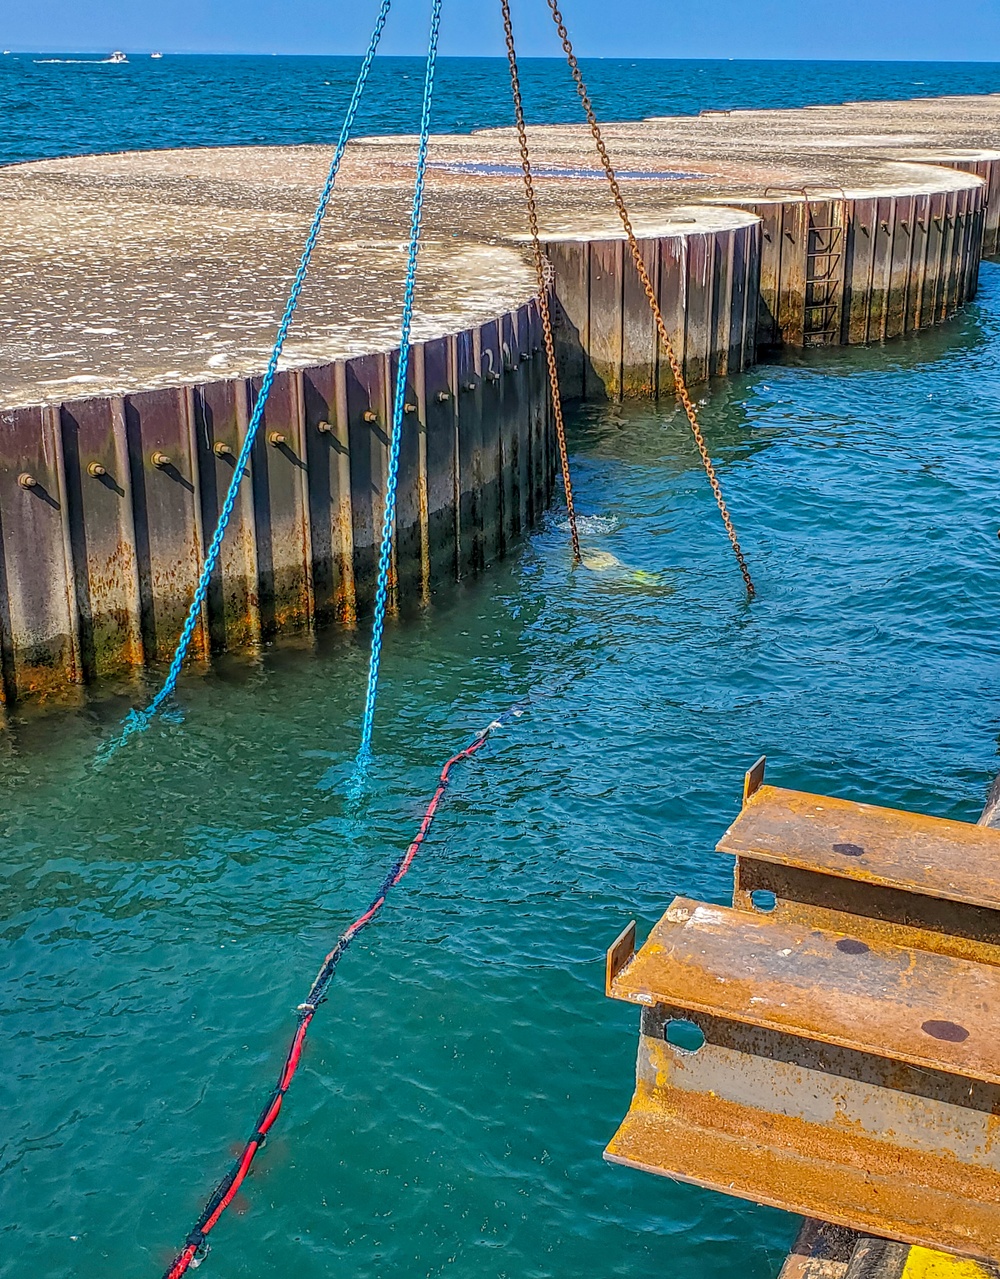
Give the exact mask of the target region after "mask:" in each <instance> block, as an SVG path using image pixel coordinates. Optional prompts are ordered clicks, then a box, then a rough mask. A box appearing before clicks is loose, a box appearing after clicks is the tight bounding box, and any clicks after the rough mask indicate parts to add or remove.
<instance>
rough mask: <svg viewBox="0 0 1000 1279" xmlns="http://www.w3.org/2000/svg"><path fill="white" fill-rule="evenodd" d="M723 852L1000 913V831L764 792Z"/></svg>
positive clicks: (798, 793) (816, 797) (742, 816)
mask: <svg viewBox="0 0 1000 1279" xmlns="http://www.w3.org/2000/svg"><path fill="white" fill-rule="evenodd" d="M716 847H717V849H718V851H719V852H722V853H732V854H735V855H736V856H737V857H741V856H746V857H750V858H753V859H755V860H760V861H769V862H776V863H779V864H781V865H784V866H797V867H801V868H802V869H805V870H812V871H816V872H820V873H822V874H826V875H833V876H839V877H849V878H851V879H855V880H863V881H865V882H866V883H871V884H883V885H887V886H890V887H893V888H901V889H906V890H909V891H911V892H914V893H923V894H928V895H930V896H934V897H941V898H945V899H947V900H949V901H956V902H966V903H968V904H970V905H976V906H986V907H989V908H990V909H1000V878H998V877H997V874H996V867H997V865H998V861H1000V831H996V830H991V829H990V828H988V827H984V826H974V825H972V824H971V823H968V822H955V821H949V820H947V819H945V818H941V817H928V816H926V815H925V814H923V813H907V812H903V811H902V810H900V809H893V808H878V807H876V806H874V805H871V804H857V803H853V802H852V801H850V800H844V799H835V798H831V797H828V796H823V795H811V794H807V793H806V792H804V791H792V790H783V789H781V788H779V787H776V786H762V787H761V788H760V790H759V791H757V793H756V794H755V795H754V796H753V797H752V798H751V799H750V800H749V802H748V803H747V805H746V807H745V808H744V809H743V811H742V812H741V813H740V815H739V817H737V819H736V821H735V822H733V824H732V826H730V828H729V830H727V831H726V833H725V835H723V837H722V839H721V840H720V841H719V843H718V844H717V845H716Z"/></svg>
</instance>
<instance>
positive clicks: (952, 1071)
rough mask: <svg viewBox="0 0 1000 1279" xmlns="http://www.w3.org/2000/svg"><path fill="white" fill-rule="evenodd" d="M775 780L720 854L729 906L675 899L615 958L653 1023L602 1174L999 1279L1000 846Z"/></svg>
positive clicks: (758, 772) (624, 942)
mask: <svg viewBox="0 0 1000 1279" xmlns="http://www.w3.org/2000/svg"><path fill="white" fill-rule="evenodd" d="M763 774H764V761H763V760H761V761H759V762H758V764H757V765H755V767H754V768H753V769H751V771H750V772H749V773H748V774H747V779H746V786H745V795H744V806H743V809H742V812H741V813H740V816H739V817H738V818H737V820H736V821H735V822H734V823H733V825H732V826H731V827H730V829H729V830H728V831H727V832H726V834H725V835H724V836H723V838H722V840H721V841H720V843H719V845H718V850H719V851H720V852H723V853H729V854H734V855H735V856H736V876H735V891H734V899H733V906H732V907H731V908H730V907H725V906H717V905H706V904H703V903H700V902H696V901H690V900H688V899H686V898H682V897H679V898H677V899H675V900H674V902H673V903H672V904H671V906H670V908H669V909H668V911H667V913H666V914H665V915H664V917H663V918H662V919H661V920H660V922H659V923H658V924H657V925H656V926H655V927H654V929H653V931H652V932H651V934H650V936H649V938H648V939H647V941H646V943H645V944H644V945H643V946H642V948H641V949H640V950H639V951H638V953H636V951H635V926H634V924H632V925H629V927H628V928H627V929H626V930H625V932H624V933H623V934H622V936H621V937H620V938H619V939H618V940H617V941H616V942H615V944H614V945H613V946H612V947H611V949H610V951H609V952H608V961H607V992H608V994H609V995H610V996H612V997H613V998H616V999H623V1000H627V1001H629V1002H632V1003H638V1004H640V1005H641V1006H642V1009H643V1011H642V1028H641V1036H640V1046H639V1055H638V1065H637V1076H636V1091H635V1095H634V1098H633V1100H632V1104H631V1107H630V1109H629V1112H628V1114H627V1116H626V1117H625V1120H624V1122H623V1123H622V1125H621V1127H620V1128H619V1130H618V1132H617V1133H616V1134H615V1136H614V1137H613V1138H612V1140H611V1142H610V1144H609V1146H608V1148H607V1151H606V1158H608V1159H609V1160H611V1161H612V1162H616V1163H622V1164H627V1165H630V1166H632V1167H636V1168H641V1169H645V1170H646V1171H649V1172H655V1173H660V1174H663V1175H667V1176H671V1177H674V1178H678V1179H680V1180H684V1181H690V1182H693V1183H695V1184H698V1185H701V1186H707V1187H710V1188H712V1189H716V1190H720V1191H723V1192H725V1193H727V1194H732V1195H737V1196H739V1197H742V1198H746V1199H750V1200H753V1201H755V1202H757V1203H761V1204H770V1205H773V1206H776V1207H779V1208H784V1209H786V1210H788V1211H791V1212H795V1213H800V1214H803V1215H806V1216H809V1217H812V1218H818V1219H820V1220H821V1221H827V1222H831V1223H835V1224H836V1225H839V1226H844V1227H848V1228H850V1229H852V1230H860V1231H865V1232H868V1233H870V1234H874V1235H879V1236H885V1237H888V1238H890V1239H895V1240H899V1241H901V1242H903V1243H908V1244H917V1245H922V1246H924V1247H929V1248H934V1249H942V1250H944V1251H946V1252H951V1253H957V1254H960V1255H962V1256H967V1257H972V1258H982V1259H986V1260H989V1261H998V1260H1000V1176H998V1173H1000V1141H998V1137H1000V1126H998V1125H1000V1119H998V1116H1000V869H998V868H1000V831H996V830H993V829H990V828H989V827H985V826H976V825H971V824H968V823H965V822H955V821H946V820H943V819H940V818H934V817H927V816H924V815H921V814H916V813H907V812H902V811H898V810H894V809H886V808H879V807H875V806H873V805H869V804H858V803H851V802H848V801H845V800H841V799H833V798H829V797H826V796H821V795H811V794H805V793H802V792H798V791H790V790H783V789H781V788H778V787H774V786H766V785H764V784H763ZM692 1023H693V1024H692ZM682 1029H683V1030H686V1031H687V1032H688V1034H692V1033H693V1034H694V1035H695V1036H696V1038H698V1039H700V1043H698V1042H695V1041H693V1040H691V1039H690V1038H688V1039H686V1040H685V1039H684V1038H683V1035H682Z"/></svg>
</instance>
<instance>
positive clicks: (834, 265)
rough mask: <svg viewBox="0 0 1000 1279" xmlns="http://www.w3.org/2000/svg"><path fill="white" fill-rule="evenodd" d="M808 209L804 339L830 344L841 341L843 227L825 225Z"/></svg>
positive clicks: (810, 342) (808, 341)
mask: <svg viewBox="0 0 1000 1279" xmlns="http://www.w3.org/2000/svg"><path fill="white" fill-rule="evenodd" d="M814 216H815V215H814V213H813V210H812V208H810V209H809V223H808V227H807V242H806V290H805V324H804V329H803V333H804V340H805V344H806V346H830V345H831V344H836V343H838V342H839V341H840V316H841V310H842V305H843V283H844V282H843V272H842V271H841V269H840V263H841V259H842V257H843V243H844V228H843V227H841V226H833V225H830V226H823V225H819V224H817V223H816V222H815V221H814Z"/></svg>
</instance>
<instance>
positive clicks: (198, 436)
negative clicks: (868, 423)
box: [0, 97, 1000, 704]
mask: <svg viewBox="0 0 1000 1279" xmlns="http://www.w3.org/2000/svg"><path fill="white" fill-rule="evenodd" d="M997 125H1000V97H983V98H965V99H934V100H927V101H926V102H912V103H860V104H849V105H847V106H843V107H824V108H815V109H807V110H804V111H787V112H780V111H779V112H733V113H728V114H724V113H713V114H709V115H706V116H702V117H684V118H672V119H663V120H649V121H643V122H637V123H630V124H617V125H610V126H608V128H607V130H606V137H607V141H608V145H609V147H610V149H611V152H612V156H613V158H614V160H615V163H616V165H617V167H618V171H619V177H620V179H621V181H622V182H623V183H624V184H625V191H626V196H627V198H628V201H629V206H630V209H631V212H632V218H633V223H634V225H635V228H636V232H637V235H638V236H639V238H640V242H641V246H642V251H643V253H644V255H645V261H646V265H647V268H648V270H649V273H650V278H651V280H652V281H653V283H654V287H655V288H656V289H657V292H658V296H659V301H660V305H661V308H662V310H663V313H664V316H665V318H666V320H667V324H668V326H669V328H670V330H671V335H672V338H673V341H674V344H675V348H676V350H677V353H678V355H679V356H680V358H681V360H682V363H683V367H684V370H685V375H686V377H687V378H688V380H689V381H690V382H691V383H692V384H697V383H699V382H703V381H705V380H706V379H708V378H710V377H716V376H724V375H726V374H728V373H735V372H740V371H742V370H744V369H746V368H747V367H748V366H749V365H750V364H752V362H753V360H754V359H755V358H756V355H757V353H758V351H761V350H764V349H769V348H774V347H777V346H782V345H784V346H792V347H802V346H814V345H840V344H850V343H864V342H873V341H881V340H885V339H890V338H894V337H897V336H900V335H901V334H904V333H908V332H911V331H914V330H917V329H921V328H925V327H927V326H928V325H930V324H936V323H938V322H940V321H941V320H943V319H946V318H947V317H948V316H949V315H951V314H953V313H954V312H955V311H956V310H957V309H958V308H959V307H960V306H962V305H963V304H964V303H965V302H966V301H967V300H968V299H969V298H971V297H972V296H973V295H974V293H975V288H976V280H977V272H978V266H979V262H980V259H981V257H982V256H983V254H984V253H994V252H996V251H997V250H998V237H1000V152H998V151H993V150H991V149H989V144H990V141H991V139H992V137H993V136H994V135H995V132H996V127H997ZM531 144H532V151H533V154H534V157H535V163H536V170H537V181H538V200H539V212H540V216H541V221H542V232H543V236H544V239H545V241H546V250H547V253H548V256H549V260H550V264H551V267H552V283H551V288H552V294H553V310H554V313H555V315H556V318H557V338H558V343H559V352H558V354H559V361H560V369H561V374H562V385H563V394H564V395H565V396H566V397H567V398H577V397H586V398H593V397H602V398H603V397H607V398H611V399H615V398H619V397H622V396H640V397H656V396H666V395H670V394H671V393H672V378H671V375H670V370H669V366H668V365H667V364H666V361H665V359H664V357H663V353H662V352H661V351H660V350H659V349H658V343H657V340H656V333H655V329H654V326H653V322H652V317H651V315H650V312H649V308H648V305H647V302H646V298H645V297H644V295H643V292H642V289H641V288H640V287H639V284H638V280H637V278H636V276H635V272H634V270H633V268H632V264H631V262H630V261H629V259H628V255H627V253H626V252H625V244H624V241H623V239H622V237H621V232H620V227H619V225H618V221H617V218H616V216H615V213H614V210H613V207H612V206H611V203H610V200H609V198H608V193H607V191H606V190H605V188H604V185H603V183H601V182H600V181H598V180H596V179H595V178H594V176H593V168H592V165H593V160H592V158H591V157H590V156H589V154H588V150H587V148H588V146H589V145H590V139H589V134H588V133H587V132H586V130H582V129H579V128H573V127H567V126H555V127H551V128H543V129H538V130H532V131H531ZM412 161H413V145H412V141H411V140H408V139H396V138H382V139H369V140H367V141H364V142H361V143H358V144H357V145H354V146H352V147H351V148H350V149H349V151H348V154H347V157H346V159H345V163H344V166H343V168H342V170H341V179H340V186H339V188H338V192H337V193H336V195H335V198H334V200H333V202H332V204H331V206H330V212H329V214H328V218H327V228H326V231H325V232H324V239H323V240H321V242H320V246H319V248H318V250H317V254H316V256H315V259H314V279H313V282H312V283H311V284H310V286H309V288H308V289H307V291H306V293H305V294H304V295H303V299H302V304H301V306H300V312H299V315H298V316H297V319H296V327H295V329H294V330H293V334H292V340H290V341H289V343H288V345H287V346H286V349H285V366H286V367H284V368H283V370H282V372H281V373H280V375H279V377H278V379H277V381H276V383H275V386H274V389H273V391H272V393H271V398H270V401H269V403H268V406H267V410H266V420H265V422H264V425H263V429H262V431H261V434H260V437H259V439H258V442H257V444H256V446H255V449H254V455H253V458H252V460H251V466H250V474H249V475H248V476H247V478H246V480H245V482H244V483H243V485H242V487H241V491H240V498H239V501H238V503H237V508H236V511H235V514H234V517H233V521H232V524H231V526H230V528H229V531H228V533H227V536H226V539H225V542H224V546H223V553H222V558H221V561H220V564H219V567H218V570H217V572H216V575H215V579H214V581H213V583H212V588H211V590H210V592H209V595H208V599H207V601H206V605H205V608H204V611H203V616H202V621H201V626H200V628H199V630H198V631H197V633H196V635H195V639H194V644H193V646H192V655H193V657H194V658H195V659H200V660H205V659H207V658H208V657H209V656H210V655H211V654H212V653H213V652H218V651H222V650H228V651H237V652H253V651H255V650H257V649H258V648H259V647H260V646H261V645H262V644H264V643H266V642H268V641H270V640H271V639H272V638H273V637H276V636H278V635H284V634H295V633H308V632H309V631H311V629H312V628H313V627H314V626H315V625H317V624H323V623H335V624H340V625H346V626H350V625H353V624H354V623H355V621H356V620H357V619H358V618H363V617H364V616H365V614H366V613H367V611H368V610H369V608H370V605H371V600H372V592H373V581H374V571H375V561H376V555H377V540H378V535H379V530H380V526H381V520H382V501H383V488H384V475H385V467H386V451H387V436H386V428H387V423H388V422H389V420H390V419H389V410H390V405H389V396H390V394H391V387H392V385H393V373H394V369H395V361H396V358H397V355H396V353H395V352H394V351H393V350H392V335H393V333H394V331H395V328H396V326H397V324H398V307H399V299H400V296H401V275H402V253H401V250H400V244H401V243H405V236H406V221H405V218H406V214H405V210H406V207H407V204H406V199H407V197H406V192H407V190H408V187H409V184H410V181H411V179H412ZM326 162H327V156H326V154H325V152H323V151H322V150H321V149H319V148H232V149H229V150H221V151H210V150H206V151H176V152H156V153H142V154H135V155H119V156H96V157H86V158H81V159H77V160H61V161H45V162H41V163H38V164H29V165H18V166H12V167H10V168H8V169H6V170H2V171H0V198H2V199H3V200H4V201H5V205H6V208H7V209H8V210H9V213H10V216H9V217H8V218H7V219H6V220H5V223H4V226H3V229H2V231H0V241H2V243H0V252H2V254H3V257H4V261H5V267H6V268H7V275H8V279H7V281H6V282H5V286H4V295H3V297H2V298H0V319H2V320H3V321H4V323H5V328H6V331H7V332H8V333H9V334H10V340H9V343H8V346H7V350H6V352H5V364H4V369H5V377H4V380H3V382H2V383H0V701H2V702H4V703H6V704H11V703H13V702H15V701H18V700H22V699H25V698H34V699H37V700H57V699H61V698H64V697H65V696H67V694H69V693H71V691H72V690H73V689H74V688H76V687H78V686H79V685H81V684H84V683H89V682H91V681H93V680H96V679H101V678H104V677H108V676H118V675H121V674H123V673H128V672H129V671H132V670H134V669H135V668H137V667H140V666H142V665H143V664H145V663H147V662H151V661H157V660H162V659H164V658H165V657H167V656H168V655H169V653H170V652H171V651H172V649H173V646H174V644H175V642H176V639H177V636H178V634H179V632H180V628H181V624H182V619H183V616H184V613H185V611H186V609H187V607H188V602H189V600H190V599H191V595H192V593H193V591H194V587H195V583H196V581H197V577H198V572H199V567H200V565H201V563H202V562H203V557H204V554H205V549H206V546H207V543H208V540H209V538H210V537H211V533H212V530H213V529H214V527H215V523H216V520H217V518H218V514H219V510H220V506H221V502H222V499H223V496H224V494H225V491H226V488H227V486H228V484H229V482H230V480H231V479H232V474H233V466H234V465H235V459H236V455H237V454H238V452H239V448H240V443H241V441H242V439H243V436H244V432H245V430H246V426H247V422H248V420H249V414H250V412H251V411H252V407H253V403H254V397H255V395H256V393H257V388H258V386H259V378H260V373H261V371H262V368H263V365H264V360H265V357H266V351H267V349H268V346H269V343H270V340H271V337H272V334H273V329H274V323H275V319H276V314H277V312H278V311H279V310H280V303H281V299H282V297H283V293H284V290H285V288H286V286H287V278H288V276H289V275H290V274H291V273H292V271H293V270H294V264H295V261H296V257H297V251H298V246H299V244H300V243H301V239H302V236H303V234H304V227H305V222H306V221H307V217H308V211H309V208H310V204H311V200H312V197H313V194H314V192H315V190H316V188H317V186H318V185H319V183H320V181H321V180H322V174H323V172H324V171H325V167H326ZM588 166H591V167H588ZM425 225H426V232H425V245H424V250H423V257H422V268H421V282H420V291H419V292H418V313H417V325H416V329H415V337H416V339H417V340H416V344H415V348H414V352H413V359H412V363H411V374H410V384H409V386H408V388H407V397H406V411H405V413H404V437H403V442H402V454H401V485H400V498H399V509H398V514H397V529H396V532H397V538H396V557H395V564H394V570H395V577H394V584H393V600H392V604H393V607H394V609H396V610H405V609H407V608H408V607H411V606H419V605H421V604H425V603H426V602H427V601H428V600H429V599H430V597H431V595H432V594H433V592H434V591H435V590H436V589H439V588H440V587H442V586H443V585H444V584H446V583H447V582H450V581H454V580H455V579H456V578H460V577H462V576H465V575H468V574H471V573H477V572H480V571H482V570H483V569H484V568H485V567H486V566H487V565H489V564H490V563H492V562H493V561H494V560H495V559H496V558H498V557H499V556H501V555H503V554H505V553H506V551H507V550H508V549H509V547H510V546H511V545H512V544H513V543H514V541H515V540H516V539H517V538H518V537H519V536H520V535H521V534H522V533H523V532H524V531H525V530H527V529H529V528H531V527H532V526H533V525H534V524H535V523H536V521H537V520H538V517H539V515H540V513H541V512H542V511H543V510H544V508H545V506H546V505H547V503H548V502H549V500H550V498H551V496H552V492H553V488H554V474H555V473H554V465H553V463H554V459H553V449H552V443H553V441H552V435H551V431H550V426H549V410H548V406H547V400H546V394H547V392H546V384H545V377H544V370H543V361H542V360H541V359H539V358H538V356H539V348H540V335H539V321H538V311H537V304H536V302H535V299H534V298H533V296H532V295H533V281H532V274H533V273H532V271H531V269H530V264H529V262H528V260H527V254H526V248H525V238H526V237H525V234H524V231H523V227H524V212H523V207H522V204H521V188H520V167H519V153H518V150H517V141H516V136H515V135H514V132H513V130H493V131H487V132H484V133H480V134H474V135H471V136H454V137H448V136H439V137H435V138H434V139H433V143H432V148H431V167H430V174H429V182H428V189H427V207H426V223H425ZM67 299H68V301H67ZM81 396H84V397H85V398H81Z"/></svg>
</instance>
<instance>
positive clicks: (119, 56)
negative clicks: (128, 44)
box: [107, 49, 128, 62]
mask: <svg viewBox="0 0 1000 1279" xmlns="http://www.w3.org/2000/svg"><path fill="white" fill-rule="evenodd" d="M107 61H108V62H128V58H127V57H126V56H125V54H124V53H122V51H121V49H116V50H115V51H114V53H113V54H112V55H111V57H110V58H108V59H107Z"/></svg>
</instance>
